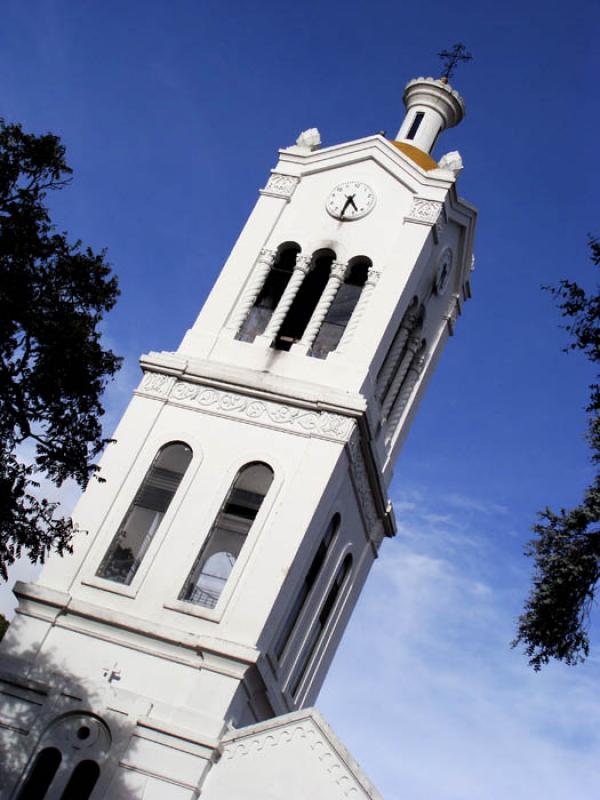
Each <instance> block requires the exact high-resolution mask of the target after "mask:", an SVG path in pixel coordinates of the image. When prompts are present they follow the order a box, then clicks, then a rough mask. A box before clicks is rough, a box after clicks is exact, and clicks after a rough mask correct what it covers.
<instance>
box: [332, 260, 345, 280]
mask: <svg viewBox="0 0 600 800" xmlns="http://www.w3.org/2000/svg"><path fill="white" fill-rule="evenodd" d="M347 271H348V264H344V263H342V262H341V261H334V262H333V263H332V265H331V277H332V278H337V279H338V280H339V281H343V280H344V278H345V277H346V272H347Z"/></svg>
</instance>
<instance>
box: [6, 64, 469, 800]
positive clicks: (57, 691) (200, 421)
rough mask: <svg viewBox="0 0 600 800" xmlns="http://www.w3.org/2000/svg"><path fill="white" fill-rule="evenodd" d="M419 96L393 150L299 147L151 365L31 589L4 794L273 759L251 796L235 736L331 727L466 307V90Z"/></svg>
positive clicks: (195, 772) (147, 788)
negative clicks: (232, 754)
mask: <svg viewBox="0 0 600 800" xmlns="http://www.w3.org/2000/svg"><path fill="white" fill-rule="evenodd" d="M405 103H406V106H407V114H406V118H405V120H404V122H403V123H402V126H401V128H400V131H399V133H398V138H397V140H394V141H389V140H387V139H386V138H384V137H383V136H382V135H380V134H376V135H370V136H366V137H364V138H362V139H359V140H356V141H351V142H344V143H342V144H337V145H333V146H328V147H321V146H320V137H319V134H318V131H316V130H315V129H312V130H310V131H306V132H305V133H304V134H302V135H301V136H300V137H299V138H298V140H297V143H296V144H295V145H294V146H292V147H288V148H285V149H283V150H281V151H280V153H279V161H278V163H277V166H276V167H275V168H274V169H273V170H272V172H271V175H270V176H269V178H268V180H267V181H266V185H265V187H264V188H263V189H261V190H260V196H259V199H258V201H257V203H256V206H255V208H254V210H253V211H252V213H251V214H250V217H249V218H248V221H247V222H246V225H245V226H244V228H243V230H242V232H241V234H240V237H239V239H238V241H237V243H236V245H235V246H234V248H233V250H232V252H231V254H230V256H229V258H228V260H227V262H226V263H225V265H224V267H223V269H222V271H221V273H220V275H219V277H218V279H217V281H216V283H215V286H214V288H213V290H212V292H211V293H210V295H209V297H208V299H207V301H206V303H205V305H204V308H203V309H202V311H201V313H200V315H199V317H198V319H197V321H196V323H195V324H194V325H193V327H192V328H191V329H190V330H189V331H188V332H187V333H186V335H185V337H184V339H183V341H182V343H181V346H180V347H179V349H178V350H177V352H174V353H171V352H160V353H149V354H147V355H144V356H143V357H142V359H141V366H142V370H143V373H144V374H143V378H142V380H141V383H140V385H139V387H138V389H137V390H136V391H135V392H134V397H133V399H132V401H131V403H130V405H129V407H128V409H127V411H126V412H125V414H124V416H123V419H122V420H121V423H120V425H119V427H118V429H117V431H116V432H115V434H114V440H115V441H114V443H113V444H111V445H109V447H108V448H107V450H106V453H105V455H104V457H103V459H102V463H101V470H102V471H101V475H102V477H103V478H104V479H105V482H103V483H99V482H92V483H91V484H90V486H89V487H88V489H87V491H86V492H85V494H84V495H83V497H82V498H81V501H80V502H79V504H78V506H77V509H76V512H75V515H74V518H75V520H76V521H77V524H78V526H79V528H80V533H78V535H77V537H76V540H75V549H74V553H73V555H72V556H68V557H63V558H59V557H54V558H51V559H50V560H49V562H48V564H47V565H46V567H45V568H44V570H43V572H42V575H41V577H40V579H39V581H38V582H37V583H34V584H22V583H20V584H17V586H16V588H15V594H16V595H17V597H18V599H19V608H18V610H17V616H16V618H15V620H14V621H13V623H12V624H11V626H10V629H9V632H8V634H7V636H6V638H5V641H4V642H3V646H2V653H3V655H2V661H1V665H2V669H3V673H2V676H3V682H2V684H1V688H2V692H3V694H2V695H1V697H0V701H1V702H0V714H1V717H0V721H1V722H2V723H3V726H4V727H3V729H2V730H3V732H4V736H5V744H4V745H2V746H3V747H5V748H9V749H10V752H11V753H13V757H12V758H11V759H8V760H5V766H4V773H5V774H4V776H3V780H2V781H0V783H1V785H2V786H3V787H4V788H2V789H0V798H2V800H4V798H6V800H8V798H11V799H13V798H18V800H26V798H27V800H29V798H36V797H40V798H42V797H45V798H49V800H53V798H69V797H77V798H78V799H79V800H81V799H82V798H87V797H93V798H97V799H98V798H111V799H112V798H121V797H122V798H159V797H160V798H192V797H198V796H199V795H202V796H203V797H204V796H205V797H207V798H209V800H220V799H221V798H226V797H228V798H229V800H234V798H235V797H237V796H244V797H246V798H254V797H255V796H256V797H257V798H258V797H259V796H260V792H261V791H263V790H262V789H261V788H260V787H261V784H260V777H259V776H260V774H262V773H261V772H260V768H259V767H255V768H254V771H253V772H252V780H251V781H250V784H251V785H248V784H245V785H244V789H243V792H242V791H241V789H240V785H239V783H238V784H236V781H238V782H239V781H240V780H241V778H240V776H241V775H242V774H243V770H242V771H241V772H240V771H239V770H241V769H242V768H241V767H239V766H238V772H237V773H236V772H235V769H234V768H233V767H231V768H230V767H227V769H225V767H226V766H227V765H228V764H230V763H231V764H234V763H236V762H235V759H232V760H231V762H230V761H228V760H227V758H228V757H227V758H221V757H222V756H223V755H224V754H225V755H227V753H228V752H229V750H228V748H231V747H233V742H234V740H235V742H236V743H237V744H236V747H240V746H241V747H243V745H240V744H239V742H240V741H241V740H240V737H243V736H246V735H248V736H250V732H251V735H252V737H254V739H253V741H255V740H256V741H258V740H259V739H260V736H263V735H264V736H267V734H266V733H264V731H266V730H267V728H268V729H269V730H271V729H273V728H274V726H275V727H277V729H278V730H279V729H280V728H281V726H282V725H284V723H285V725H292V723H293V724H294V725H295V726H296V728H294V730H299V729H300V728H302V726H303V725H304V726H305V727H306V726H307V725H309V723H308V722H306V719H308V717H307V715H308V716H310V720H312V722H310V725H313V727H314V729H315V730H317V729H318V731H320V734H319V735H321V736H322V737H323V738H324V739H327V737H329V739H327V740H328V741H331V740H332V737H333V736H334V735H333V734H332V733H331V732H330V731H329V733H328V732H327V731H328V730H329V729H326V725H325V724H324V723H323V722H322V721H319V720H320V718H319V717H318V715H317V714H316V712H312V711H310V712H309V711H304V709H306V707H308V706H310V705H311V704H312V703H313V702H314V700H315V698H316V696H317V694H318V691H319V689H320V687H321V685H322V683H323V680H324V678H325V675H326V673H327V669H328V666H329V663H330V661H331V659H332V657H333V655H334V653H335V650H336V648H337V645H338V642H339V640H340V637H341V635H342V633H343V630H344V628H345V626H346V623H347V621H348V619H349V617H350V615H351V613H352V609H353V607H354V604H355V602H356V600H357V598H358V595H359V593H360V591H361V589H362V586H363V584H364V582H365V580H366V578H367V575H368V573H369V570H370V568H371V565H372V564H373V561H374V559H375V558H376V557H377V554H378V551H379V548H380V546H381V543H382V540H383V539H384V537H386V536H393V535H394V533H395V526H394V517H393V512H392V508H391V504H390V502H389V500H388V498H387V487H388V486H389V483H390V480H391V477H392V467H393V463H394V460H395V458H396V455H397V453H398V449H399V447H400V445H401V443H402V440H403V439H404V437H405V436H406V433H407V430H408V427H409V424H410V421H411V419H412V417H413V415H414V413H415V410H416V408H417V405H418V402H419V398H420V396H421V394H422V392H423V391H424V388H425V385H426V383H427V380H428V377H429V375H430V374H431V372H432V370H433V369H434V366H435V363H436V361H437V358H438V357H439V355H440V353H441V351H442V348H443V346H444V344H445V342H446V340H447V338H448V336H449V335H451V334H452V333H453V332H454V326H455V323H456V319H457V317H458V315H459V314H460V312H461V309H462V306H463V303H464V302H465V301H466V300H467V299H468V298H469V297H470V287H469V275H470V271H471V264H472V242H473V235H474V227H475V218H476V212H475V210H474V209H473V207H472V206H471V205H469V204H468V203H467V202H465V201H464V200H462V199H461V198H459V196H458V194H457V191H456V180H457V175H458V172H459V171H460V169H461V168H462V162H461V160H460V156H459V155H458V154H457V153H454V154H450V156H448V157H445V158H444V159H442V161H441V162H440V163H439V164H438V163H436V161H434V159H433V157H432V156H431V155H430V153H431V150H432V147H433V144H434V142H435V140H436V138H437V136H438V134H439V133H440V131H442V130H443V129H444V128H446V127H450V126H452V125H456V124H457V123H458V122H460V120H461V119H462V117H463V115H464V103H463V100H462V98H461V97H460V95H459V94H458V93H457V92H456V91H454V90H453V89H452V88H451V87H450V86H449V85H448V84H447V83H446V82H444V81H443V80H434V79H433V78H419V79H417V80H415V81H411V82H410V83H409V84H408V86H407V87H406V91H405ZM299 715H300V716H299ZM302 715H304V716H302ZM290 720H291V722H290ZM298 720H301V721H300V722H299V721H298ZM302 720H304V722H302ZM310 725H309V727H310ZM261 726H263V727H261ZM298 726H300V728H298ZM303 730H304V728H303ZM307 730H308V729H307ZM311 730H312V729H311ZM261 731H262V733H261ZM269 735H271V734H269ZM273 735H274V734H273ZM306 736H308V738H309V739H310V736H309V734H308V733H307V734H306ZM257 737H258V738H257ZM292 738H293V737H292ZM311 741H312V740H311ZM331 747H332V748H333V749H334V750H335V745H333V744H332V745H331ZM258 749H260V748H258ZM290 752H291V751H290ZM220 758H221V760H219V759H220ZM342 760H343V759H342ZM296 761H297V759H296ZM346 761H347V760H346ZM245 763H250V762H245ZM345 763H346V762H345ZM345 768H347V769H350V772H352V769H351V767H348V764H347V763H346V767H345ZM265 769H266V767H265ZM290 769H292V767H290ZM232 770H233V771H232ZM309 771H310V770H309ZM289 774H290V775H291V774H292V773H291V772H290V773H289ZM230 775H231V776H233V777H231V778H230V777H229V776H230ZM236 775H237V777H236ZM207 776H208V777H207ZM311 779H312V778H311ZM307 780H308V778H307ZM315 780H316V778H315ZM349 780H353V781H355V783H356V786H358V789H357V791H358V795H357V796H359V797H360V796H363V795H361V794H360V792H361V791H363V790H364V792H366V793H364V797H375V796H376V794H373V793H369V791H370V790H369V789H368V787H367V788H366V789H365V788H364V786H366V784H364V786H363V783H364V782H363V783H361V780H362V779H361V778H360V776H359V775H358V772H357V771H356V770H355V771H354V772H352V775H350V778H349ZM228 781H233V782H232V783H231V782H230V783H228ZM292 783H293V781H292ZM340 785H341V784H340ZM236 786H237V789H236ZM315 786H316V784H315ZM361 786H362V787H363V788H362V789H361V788H360V787H361ZM300 788H301V787H300ZM296 791H299V790H297V788H294V787H292V786H288V787H286V793H285V796H286V798H295V797H296V794H295V792H296ZM307 791H308V789H307ZM312 791H313V792H314V793H315V794H313V796H317V797H320V796H323V797H325V796H327V797H328V798H336V797H338V794H336V793H335V791H338V790H337V789H336V790H335V791H334V789H327V790H325V789H324V790H323V792H324V793H323V794H322V795H320V794H319V792H320V791H321V790H320V789H318V788H313V790H312ZM339 791H341V789H340V790H339ZM373 791H374V790H373ZM36 792H37V794H36ZM69 792H70V793H69ZM236 792H238V794H236ZM265 796H267V795H266V794H264V792H263V794H262V797H263V798H264V797H265ZM268 796H269V797H271V796H273V797H274V796H275V794H269V795H268ZM277 796H279V795H277ZM282 796H284V795H282ZM300 796H302V795H301V794H299V795H298V797H300ZM343 796H344V795H343V794H339V797H343Z"/></svg>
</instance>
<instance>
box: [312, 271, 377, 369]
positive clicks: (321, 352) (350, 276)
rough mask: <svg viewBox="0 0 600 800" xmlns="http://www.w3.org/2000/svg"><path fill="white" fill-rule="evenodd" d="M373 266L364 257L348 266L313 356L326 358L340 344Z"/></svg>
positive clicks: (322, 327) (316, 340) (322, 326)
mask: <svg viewBox="0 0 600 800" xmlns="http://www.w3.org/2000/svg"><path fill="white" fill-rule="evenodd" d="M371 266H373V265H372V263H371V261H370V260H369V259H368V258H364V257H362V256H360V257H359V258H354V259H352V260H351V261H350V263H349V264H348V271H347V274H346V279H345V280H344V283H343V284H342V285H341V286H340V288H339V289H338V292H337V294H336V296H335V298H334V300H333V303H332V304H331V305H330V307H329V310H328V311H327V314H326V315H325V319H324V320H323V323H322V325H321V327H320V329H319V333H318V334H317V338H316V339H315V341H314V344H313V346H312V350H311V355H312V356H316V357H317V358H325V356H326V355H327V354H328V353H331V352H332V351H333V350H335V348H336V347H337V346H338V344H339V343H340V340H341V338H342V336H343V335H344V331H345V330H346V325H347V324H348V322H349V321H350V317H351V316H352V313H353V311H354V309H355V307H356V304H357V303H358V300H359V298H360V295H361V292H362V290H363V286H364V285H365V281H366V280H367V275H368V271H369V267H371Z"/></svg>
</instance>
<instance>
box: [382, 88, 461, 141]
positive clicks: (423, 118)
mask: <svg viewBox="0 0 600 800" xmlns="http://www.w3.org/2000/svg"><path fill="white" fill-rule="evenodd" d="M404 104H405V106H406V116H405V118H404V121H403V122H402V125H401V126H400V130H399V131H398V134H397V136H396V140H397V141H399V142H405V143H407V144H410V145H413V146H414V147H417V148H418V149H419V150H422V151H423V152H425V153H431V151H432V150H433V147H434V145H435V143H436V140H437V138H438V136H439V134H440V133H441V132H442V131H443V130H445V129H446V128H453V127H454V126H455V125H458V123H459V122H460V121H461V120H462V118H463V117H464V115H465V103H464V100H463V99H462V97H461V96H460V95H459V93H458V92H457V91H455V90H454V89H453V88H452V87H451V86H450V84H449V83H448V82H447V80H446V79H445V78H439V79H435V78H416V79H415V80H412V81H410V82H409V83H407V85H406V88H405V89H404Z"/></svg>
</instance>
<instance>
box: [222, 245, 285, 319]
mask: <svg viewBox="0 0 600 800" xmlns="http://www.w3.org/2000/svg"><path fill="white" fill-rule="evenodd" d="M276 257H277V253H276V251H275V250H268V249H267V248H263V249H262V250H261V251H260V253H259V255H258V258H257V259H256V262H255V264H254V268H253V270H252V272H251V274H250V279H249V281H248V286H247V288H246V291H245V293H244V294H243V295H242V299H241V301H240V303H239V306H238V308H237V309H235V310H234V313H233V314H232V316H231V322H230V324H229V326H228V327H230V328H231V329H232V330H233V331H235V333H238V332H239V330H240V329H241V327H242V325H243V324H244V322H245V321H246V318H247V316H248V314H249V313H250V309H251V308H252V306H253V305H254V303H255V301H256V298H257V297H258V295H259V294H260V290H261V289H262V288H263V286H264V284H265V281H266V279H267V275H268V274H269V271H270V269H271V267H272V266H273V264H274V263H275V259H276Z"/></svg>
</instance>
